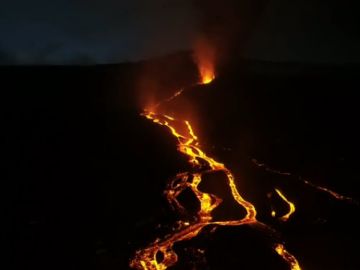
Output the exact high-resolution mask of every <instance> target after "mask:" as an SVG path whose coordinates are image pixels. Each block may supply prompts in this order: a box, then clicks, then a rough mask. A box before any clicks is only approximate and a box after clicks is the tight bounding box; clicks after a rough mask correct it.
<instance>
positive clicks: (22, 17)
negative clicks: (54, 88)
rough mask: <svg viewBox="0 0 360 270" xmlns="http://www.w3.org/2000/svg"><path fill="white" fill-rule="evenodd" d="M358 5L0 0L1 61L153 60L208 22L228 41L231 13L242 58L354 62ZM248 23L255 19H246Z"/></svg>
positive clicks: (183, 45) (271, 0)
mask: <svg viewBox="0 0 360 270" xmlns="http://www.w3.org/2000/svg"><path fill="white" fill-rule="evenodd" d="M250 2H251V3H252V4H251V5H258V7H259V8H258V11H257V12H256V14H255V15H254V13H251V12H250V11H249V12H248V10H250V9H251V8H249V3H250ZM219 3H221V6H218V5H219ZM234 3H236V4H234ZM239 3H240V4H239ZM253 3H257V4H253ZM355 3H356V1H355V0H345V1H335V0H327V1H322V0H293V1H287V0H253V1H249V0H243V1H232V0H224V1H203V0H172V1H169V0H152V1H150V0H131V1H130V0H129V1H119V0H101V1H99V0H97V1H95V0H88V1H80V0H53V1H46V0H33V1H26V0H2V1H1V9H0V64H92V63H116V62H124V61H136V60H140V59H144V58H151V57H156V56H159V55H164V54H167V53H171V52H176V51H179V50H184V49H190V48H191V47H192V44H193V41H194V38H195V37H197V36H199V35H201V34H203V30H204V28H206V25H205V26H204V24H207V22H208V21H212V22H213V24H212V25H211V27H215V28H216V24H217V23H219V25H221V27H220V32H218V34H219V35H218V37H217V39H220V40H221V39H224V40H225V39H227V36H226V35H224V37H222V36H221V35H222V32H226V31H228V30H229V29H230V30H229V31H232V30H233V29H232V27H234V25H237V24H233V21H231V20H229V21H228V22H226V21H225V22H224V19H223V18H227V17H228V16H227V15H228V14H227V13H229V14H231V15H230V18H231V16H232V18H233V19H234V18H236V20H237V21H238V25H241V26H243V27H245V28H246V27H247V28H248V29H247V30H248V32H247V35H246V38H245V39H242V40H241V42H242V43H244V44H245V46H242V47H241V54H242V55H244V57H247V58H255V59H259V60H271V61H295V62H299V61H300V62H301V61H305V62H308V61H310V62H336V63H339V62H340V63H343V62H358V61H359V60H360V54H359V52H358V48H359V47H360V37H359V31H358V26H359V20H360V19H359V16H358V8H357V7H356V6H355ZM237 10H239V12H237ZM209 17H210V18H209ZM249 20H253V23H251V24H248V21H249ZM249 25H250V26H249ZM234 32H236V31H234ZM241 34H242V33H240V35H241ZM230 42H231V41H230Z"/></svg>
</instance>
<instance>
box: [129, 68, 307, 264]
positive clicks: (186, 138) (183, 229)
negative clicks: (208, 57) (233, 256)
mask: <svg viewBox="0 0 360 270" xmlns="http://www.w3.org/2000/svg"><path fill="white" fill-rule="evenodd" d="M204 70H205V69H202V68H200V74H201V76H202V79H201V84H206V83H210V82H211V81H212V80H213V79H214V77H215V76H214V73H213V70H206V72H205V71H204ZM181 92H182V90H181V91H178V92H176V93H175V95H173V96H172V97H170V98H169V99H167V100H165V101H164V102H167V101H169V100H172V99H174V98H176V97H177V96H178V95H179V94H181ZM159 105H160V104H159ZM159 105H157V106H156V107H155V109H153V110H145V111H144V112H143V114H142V115H143V116H145V117H146V118H147V119H149V120H151V121H153V122H154V123H156V124H159V125H161V126H165V127H167V128H168V129H169V130H170V132H171V133H172V135H173V136H174V137H176V138H177V141H178V145H177V147H178V151H179V152H181V153H182V154H184V155H186V156H187V157H188V161H189V163H190V164H191V165H192V168H193V169H192V170H191V171H188V172H183V173H179V174H177V175H176V176H175V178H174V179H173V180H172V181H170V183H169V185H168V188H167V189H166V190H165V196H166V198H167V200H168V202H169V203H170V205H171V206H173V207H174V209H176V210H178V211H179V212H182V211H186V209H185V208H184V207H183V206H182V205H181V203H180V202H179V201H178V200H177V197H178V196H179V195H180V194H181V192H182V191H183V190H185V189H190V190H191V191H192V192H193V193H194V195H195V196H196V198H197V200H198V201H199V203H200V207H199V208H200V209H199V210H198V211H197V213H196V215H195V216H194V217H193V219H191V221H189V220H186V221H179V222H178V227H177V228H176V229H174V230H173V232H172V233H170V234H169V235H167V236H165V237H164V238H163V239H157V240H156V241H154V242H153V243H152V244H150V245H149V246H148V247H146V248H144V249H141V250H138V251H137V252H136V254H135V256H134V258H133V259H132V260H131V261H130V266H131V267H132V268H136V269H139V270H140V269H143V270H165V269H167V268H168V267H170V266H172V265H174V264H175V263H176V262H177V260H178V256H177V254H176V253H175V251H174V250H173V246H174V244H175V243H176V242H179V241H184V240H189V239H192V238H194V237H196V236H197V235H198V234H199V233H200V232H201V230H202V229H203V228H204V227H205V226H208V225H218V226H239V225H244V224H259V225H263V224H262V223H260V222H259V221H257V219H256V214H257V213H256V209H255V206H254V205H253V204H252V203H250V202H248V201H247V200H245V199H244V198H243V197H242V195H240V193H239V192H238V190H237V187H236V182H235V178H234V175H233V174H232V172H231V171H230V170H229V169H228V168H227V167H226V166H225V165H224V164H223V163H221V162H219V161H217V160H215V159H214V158H212V157H210V156H208V155H207V154H206V153H205V151H204V150H203V149H202V148H201V145H200V142H199V139H198V137H197V136H196V134H195V132H194V129H193V127H192V125H191V123H190V122H189V121H187V120H183V119H175V118H174V117H173V116H170V115H166V114H162V113H158V112H157V111H156V109H157V107H158V106H159ZM211 172H223V173H224V175H225V176H226V179H227V184H228V186H229V188H230V190H231V195H232V198H233V199H234V200H235V201H236V203H237V204H238V205H239V206H240V207H243V208H244V209H245V210H246V214H245V216H244V217H243V218H241V219H237V220H227V221H215V220H213V217H212V211H213V210H214V209H215V208H216V207H218V206H219V205H220V204H221V202H222V199H221V198H219V197H217V196H215V195H213V194H209V193H205V192H202V191H200V190H199V189H198V186H199V184H200V183H201V181H202V178H203V176H204V175H205V174H208V173H211ZM278 193H279V192H278ZM280 194H281V193H280ZM280 194H279V195H280ZM284 198H285V197H284ZM291 210H292V211H293V209H292V206H291ZM290 215H291V213H289V214H287V215H286V217H285V216H284V217H283V218H284V219H287V218H288V217H289V216H290ZM264 226H266V225H264ZM279 247H280V246H276V248H275V251H276V252H277V253H278V254H279V255H281V257H282V258H283V259H284V260H285V261H286V262H287V263H288V264H289V265H290V266H291V269H293V270H295V269H296V270H298V269H300V267H299V266H298V264H296V267H297V268H294V267H293V265H294V261H295V262H296V263H297V261H296V259H295V258H294V257H293V256H292V255H290V254H289V253H287V252H286V251H285V249H284V248H283V246H281V247H282V251H281V252H280V251H279V250H280V249H279Z"/></svg>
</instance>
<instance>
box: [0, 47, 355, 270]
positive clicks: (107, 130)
mask: <svg viewBox="0 0 360 270" xmlns="http://www.w3.org/2000/svg"><path fill="white" fill-rule="evenodd" d="M359 71H360V68H359V67H357V66H346V65H345V66H324V65H323V66H321V65H299V64H275V63H261V62H254V61H239V62H238V63H236V64H234V65H232V66H228V67H227V68H223V69H222V70H220V71H219V76H218V79H217V80H215V81H214V82H213V83H212V84H211V85H207V86H203V87H193V88H194V89H189V90H187V91H185V92H184V95H183V96H182V97H180V98H179V99H177V100H176V101H175V102H173V103H171V107H169V106H168V110H172V111H173V112H174V113H179V112H182V114H183V115H188V117H190V118H191V120H192V121H193V122H194V123H195V127H196V129H197V131H198V133H199V135H200V140H201V142H202V143H203V145H204V147H205V148H206V149H207V150H208V152H210V153H212V155H214V156H215V157H217V158H218V159H219V160H221V161H224V162H226V164H228V166H229V168H231V169H232V170H233V171H234V173H235V175H236V176H237V178H238V179H239V182H238V185H239V189H240V191H241V193H242V194H244V196H245V197H246V198H247V199H249V200H250V201H253V202H254V203H255V204H256V206H257V208H258V209H259V218H260V219H261V220H263V221H266V222H268V223H269V224H271V225H272V226H273V227H274V228H276V229H278V230H279V231H280V232H282V239H284V240H285V241H286V243H287V246H288V248H289V250H290V251H291V252H292V253H294V254H295V255H297V257H298V259H299V261H300V263H301V265H302V266H303V269H306V270H318V269H334V270H335V269H336V270H340V269H359V266H360V265H359V261H358V258H357V245H358V243H359V232H358V227H359V224H358V223H359V222H358V221H357V220H358V217H359V208H358V207H357V206H354V205H352V204H348V203H346V202H339V201H336V200H331V199H330V198H329V196H328V195H326V194H323V193H320V192H318V191H316V190H313V189H311V188H309V187H308V186H305V185H303V184H302V182H300V181H298V180H297V177H295V176H293V177H286V176H278V175H274V174H271V173H268V172H264V171H263V170H260V169H258V168H256V167H255V166H254V164H253V163H252V162H251V159H252V158H256V159H258V160H259V161H263V162H265V163H267V164H269V165H270V166H272V167H274V168H276V169H280V170H284V171H290V172H292V173H294V174H295V175H301V176H303V177H305V178H307V179H309V180H311V181H312V182H314V183H316V184H319V185H323V186H326V187H329V188H331V189H333V190H336V191H338V192H339V193H342V194H345V195H347V196H350V197H354V198H357V199H359V197H360V196H359V189H358V188H357V182H358V180H359V172H358V162H359V158H358V155H359V150H360V149H359V139H358V138H359V132H358V115H359V99H358V95H357V92H358V89H359V84H360V83H359V74H360V73H359ZM195 72H196V70H195V67H194V66H193V65H191V64H190V60H189V58H188V56H187V54H179V55H173V56H169V57H167V58H164V59H160V60H154V61H148V62H144V63H137V64H122V65H110V66H94V67H1V68H0V81H1V83H2V91H1V95H2V96H1V110H2V115H3V121H2V151H1V153H2V155H3V164H4V168H5V178H3V181H2V184H3V187H2V188H1V191H2V193H3V194H2V198H3V199H4V200H3V203H2V205H3V206H4V212H3V214H2V215H3V218H2V220H3V223H4V224H5V229H3V230H2V234H3V237H4V239H5V241H2V244H3V245H4V247H5V249H6V253H5V255H6V256H5V257H6V258H7V259H8V260H9V261H10V265H11V268H10V269H25V268H27V269H64V268H66V269H85V267H89V266H90V267H94V265H95V267H96V268H98V269H102V270H103V269H127V267H128V260H129V257H130V256H131V254H132V253H133V252H134V250H136V249H137V248H138V247H139V246H142V245H145V244H146V243H148V242H149V241H151V240H152V239H154V238H155V237H156V236H158V235H159V234H162V233H164V232H165V231H166V229H167V228H166V226H163V227H162V228H156V226H157V225H158V224H159V223H161V224H171V222H172V221H173V220H174V219H175V218H176V215H175V214H174V213H171V212H170V210H169V208H168V207H167V203H166V202H165V200H164V198H163V197H162V191H163V189H164V187H165V185H166V182H167V180H168V179H169V178H170V177H172V176H173V175H174V174H176V173H177V172H179V171H182V170H184V169H185V167H186V162H185V160H184V158H183V157H181V156H180V155H179V154H178V153H177V152H176V145H175V144H176V142H175V140H174V139H173V138H172V137H171V136H170V135H169V134H168V132H167V131H166V130H165V129H163V128H161V127H158V126H156V125H153V124H152V123H151V122H149V121H147V120H146V119H144V118H142V117H140V116H139V112H140V108H141V107H142V106H143V104H145V103H146V102H147V101H148V100H149V99H150V98H153V99H154V100H158V99H159V98H163V97H166V96H167V95H168V94H169V93H171V91H172V90H173V89H179V87H182V86H186V85H190V84H192V83H193V82H194V81H195V80H196V78H195V77H196V76H194V74H196V73H195ZM144 89H146V91H148V93H146V91H144ZM169 89H170V90H171V91H170V90H169ZM149 92H151V93H152V95H149ZM185 104H186V105H185ZM169 105H170V104H169ZM214 179H220V180H218V181H216V180H214ZM221 182H222V181H221V176H220V177H219V176H209V179H207V182H206V183H205V185H204V189H209V190H213V191H215V192H219V193H221V194H227V190H226V185H223V184H221ZM273 187H278V188H280V189H282V190H283V191H284V192H285V194H286V195H288V197H289V198H290V199H291V200H292V201H294V202H295V203H296V206H297V212H296V213H295V214H294V216H293V217H292V218H291V220H290V221H289V223H287V224H281V223H279V222H277V221H274V220H273V219H272V218H271V217H270V216H269V212H270V207H269V201H268V199H267V197H266V194H267V193H268V192H269V191H272V190H273ZM278 204H279V207H280V208H279V209H280V210H279V211H281V210H284V209H282V207H284V206H283V205H281V203H278ZM229 209H230V210H229ZM229 209H226V208H225V209H222V210H221V211H222V212H221V211H219V213H218V215H219V216H218V217H219V218H220V217H221V218H226V217H229V218H231V217H232V216H233V215H235V214H236V213H235V212H236V210H231V209H232V208H229ZM272 244H273V241H272V239H271V238H270V236H269V235H268V234H266V233H265V232H262V231H259V230H258V229H256V228H251V227H248V226H244V227H241V228H219V229H217V230H216V231H215V233H211V232H210V230H207V231H206V232H204V234H203V235H202V236H201V237H199V238H197V239H194V240H191V241H189V242H184V243H181V244H179V245H177V246H176V249H177V250H178V253H179V255H180V256H181V257H182V258H186V259H184V260H182V261H181V262H180V263H179V264H178V265H177V268H176V269H191V264H192V263H193V262H194V261H196V262H197V264H198V269H263V268H264V267H267V268H268V269H287V267H286V265H284V264H283V262H282V261H281V260H280V259H279V258H278V257H277V256H276V254H274V252H273V251H272V249H271V245H272ZM196 248H201V249H205V252H206V258H207V263H204V262H203V258H202V257H198V255H197V254H196V252H192V251H191V250H195V249H196ZM189 254H190V255H189Z"/></svg>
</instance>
